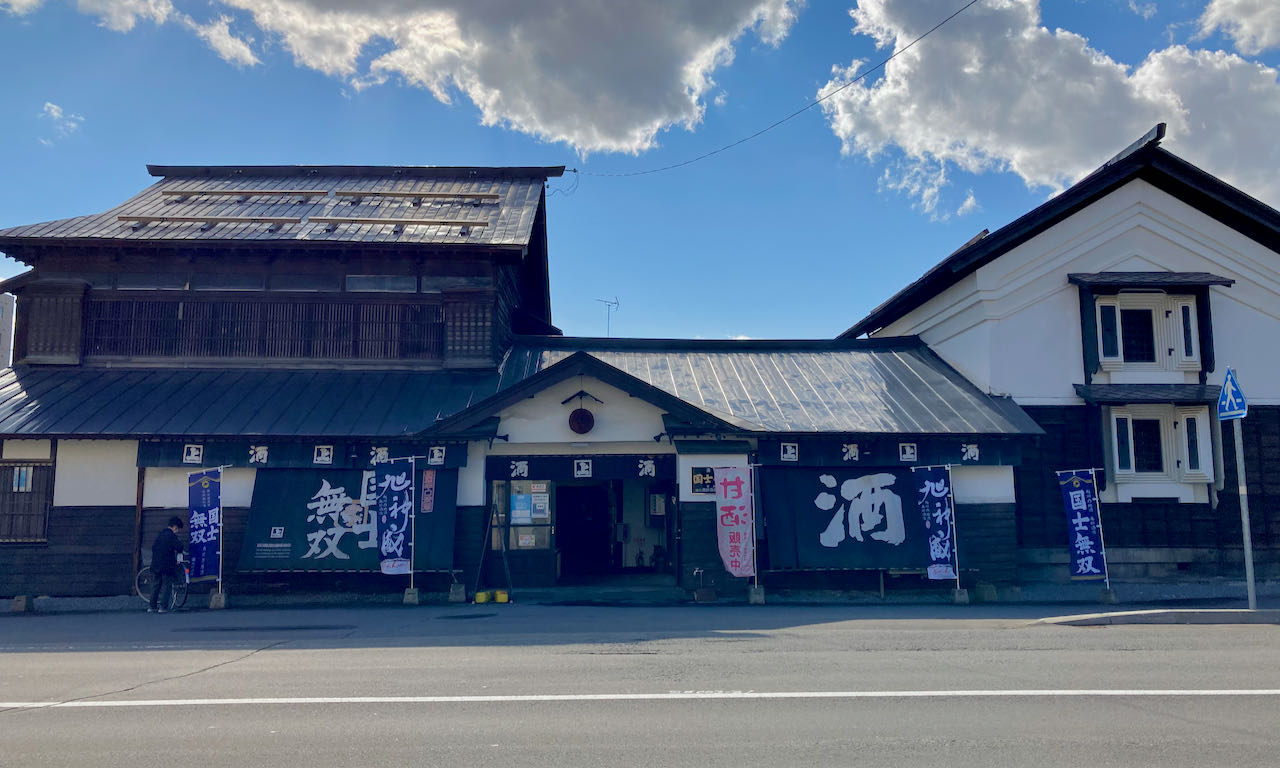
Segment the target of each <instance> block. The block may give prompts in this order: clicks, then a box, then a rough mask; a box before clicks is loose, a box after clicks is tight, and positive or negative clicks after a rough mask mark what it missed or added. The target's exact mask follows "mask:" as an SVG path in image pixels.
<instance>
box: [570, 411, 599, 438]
mask: <svg viewBox="0 0 1280 768" xmlns="http://www.w3.org/2000/svg"><path fill="white" fill-rule="evenodd" d="M595 425H596V417H595V416H593V415H591V411H588V410H587V409H586V408H574V409H573V412H572V413H570V414H569V429H572V430H573V431H574V432H575V433H577V434H579V435H585V434H587V433H588V432H590V431H591V428H592V427H594V426H595Z"/></svg>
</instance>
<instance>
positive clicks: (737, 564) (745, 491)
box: [714, 467, 756, 576]
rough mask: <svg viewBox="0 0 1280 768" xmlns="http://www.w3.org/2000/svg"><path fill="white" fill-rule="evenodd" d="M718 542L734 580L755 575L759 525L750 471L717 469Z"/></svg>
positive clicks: (722, 558)
mask: <svg viewBox="0 0 1280 768" xmlns="http://www.w3.org/2000/svg"><path fill="white" fill-rule="evenodd" d="M714 472H715V484H716V502H715V503H716V540H717V542H718V544H719V548H720V561H721V562H722V563H724V569H725V570H726V571H728V572H729V573H730V574H731V575H733V576H755V575H756V523H755V500H754V498H753V497H754V491H753V489H752V487H751V470H749V469H746V468H744V467H716V468H715V470H714Z"/></svg>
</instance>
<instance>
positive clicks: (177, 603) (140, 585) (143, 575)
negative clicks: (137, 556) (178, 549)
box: [133, 554, 191, 611]
mask: <svg viewBox="0 0 1280 768" xmlns="http://www.w3.org/2000/svg"><path fill="white" fill-rule="evenodd" d="M177 575H178V577H177V578H176V579H174V580H173V584H172V588H171V589H170V590H169V604H168V605H167V606H161V607H162V608H164V609H165V610H166V611H173V610H176V609H178V608H181V607H182V606H183V605H185V604H186V602H187V587H188V585H190V584H191V568H190V566H188V565H187V560H186V558H185V557H183V556H182V555H181V554H179V555H178V574H177ZM155 583H156V575H155V574H154V573H152V572H151V566H149V565H148V566H143V568H142V570H140V571H138V575H137V576H135V577H134V579H133V588H134V589H135V590H137V593H138V597H140V598H142V601H143V602H144V603H146V604H147V605H151V590H152V589H154V588H155Z"/></svg>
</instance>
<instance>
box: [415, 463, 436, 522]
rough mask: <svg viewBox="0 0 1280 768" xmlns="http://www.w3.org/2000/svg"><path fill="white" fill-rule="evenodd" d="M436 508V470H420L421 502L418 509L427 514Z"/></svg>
mask: <svg viewBox="0 0 1280 768" xmlns="http://www.w3.org/2000/svg"><path fill="white" fill-rule="evenodd" d="M435 509H436V471H435V470H434V469H424V470H422V503H421V504H420V505H418V510H419V511H420V512H422V514H424V515H429V514H431V513H432V512H434V511H435Z"/></svg>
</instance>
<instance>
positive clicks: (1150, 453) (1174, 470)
mask: <svg viewBox="0 0 1280 768" xmlns="http://www.w3.org/2000/svg"><path fill="white" fill-rule="evenodd" d="M1209 428H1210V422H1209V409H1208V408H1206V407H1187V408H1182V407H1174V406H1172V405H1130V406H1124V407H1118V408H1112V409H1111V446H1112V448H1111V454H1112V456H1111V459H1112V466H1113V467H1114V469H1115V478H1116V481H1117V482H1125V481H1132V482H1138V481H1144V480H1173V481H1176V482H1184V483H1208V482H1212V481H1213V445H1212V440H1211V437H1210V434H1209Z"/></svg>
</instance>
